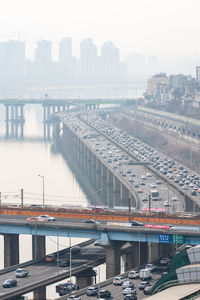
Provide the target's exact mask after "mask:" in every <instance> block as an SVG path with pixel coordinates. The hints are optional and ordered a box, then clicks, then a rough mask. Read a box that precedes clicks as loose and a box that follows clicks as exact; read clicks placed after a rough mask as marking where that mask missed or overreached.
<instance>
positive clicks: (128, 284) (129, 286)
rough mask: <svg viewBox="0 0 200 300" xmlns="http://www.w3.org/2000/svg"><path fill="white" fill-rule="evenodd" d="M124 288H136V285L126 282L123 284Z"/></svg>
mask: <svg viewBox="0 0 200 300" xmlns="http://www.w3.org/2000/svg"><path fill="white" fill-rule="evenodd" d="M122 288H123V289H125V288H134V284H133V282H132V281H128V280H126V281H124V283H123V284H122Z"/></svg>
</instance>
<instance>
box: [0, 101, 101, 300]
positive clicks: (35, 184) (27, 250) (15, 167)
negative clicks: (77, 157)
mask: <svg viewBox="0 0 200 300" xmlns="http://www.w3.org/2000/svg"><path fill="white" fill-rule="evenodd" d="M24 116H25V120H26V121H25V126H24V139H22V140H20V139H11V138H10V139H5V121H4V120H5V108H4V106H3V105H0V166H1V173H0V178H1V180H0V192H1V195H2V203H19V204H20V201H21V199H20V190H21V189H23V190H24V204H33V203H34V204H42V201H43V198H42V191H43V190H42V178H41V177H39V176H38V175H42V176H44V188H45V204H48V205H69V204H73V205H80V204H81V205H83V206H87V205H88V204H89V198H88V196H87V195H86V193H85V192H84V191H83V189H82V188H81V187H80V185H79V183H78V182H77V179H76V176H75V174H73V173H72V171H71V169H70V168H69V166H68V165H67V163H66V161H65V160H64V159H63V157H62V155H61V154H60V153H55V151H52V150H51V149H52V148H51V141H49V142H47V141H45V140H44V139H43V124H42V118H43V109H42V106H41V105H26V106H25V107H24ZM81 241H82V240H80V239H79V240H78V239H72V245H73V244H76V243H78V242H81ZM68 246H69V240H68V239H66V238H59V250H61V249H62V248H65V247H68ZM31 248H32V246H31V236H24V235H21V236H20V262H24V261H26V260H30V259H31V257H32V250H31ZM0 250H1V253H3V237H0ZM46 251H47V253H50V252H54V251H57V241H56V238H53V237H47V238H46ZM0 268H3V255H0ZM101 273H102V272H101ZM102 274H103V273H102ZM101 277H102V276H101ZM56 296H58V294H56V293H55V285H53V286H51V287H48V288H47V298H48V299H54V298H56ZM28 297H29V299H31V298H32V295H31V294H29V295H28Z"/></svg>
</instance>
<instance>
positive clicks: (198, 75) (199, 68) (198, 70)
mask: <svg viewBox="0 0 200 300" xmlns="http://www.w3.org/2000/svg"><path fill="white" fill-rule="evenodd" d="M196 80H197V81H200V66H196Z"/></svg>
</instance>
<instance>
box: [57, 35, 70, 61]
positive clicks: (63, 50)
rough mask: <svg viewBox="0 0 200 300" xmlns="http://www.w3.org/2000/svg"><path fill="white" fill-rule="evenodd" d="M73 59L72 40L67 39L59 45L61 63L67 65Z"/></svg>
mask: <svg viewBox="0 0 200 300" xmlns="http://www.w3.org/2000/svg"><path fill="white" fill-rule="evenodd" d="M71 59H72V38H71V37H67V38H64V39H62V40H61V41H60V43H59V62H61V63H66V62H68V61H69V60H71Z"/></svg>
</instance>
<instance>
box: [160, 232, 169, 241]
mask: <svg viewBox="0 0 200 300" xmlns="http://www.w3.org/2000/svg"><path fill="white" fill-rule="evenodd" d="M159 243H170V235H169V234H159Z"/></svg>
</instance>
